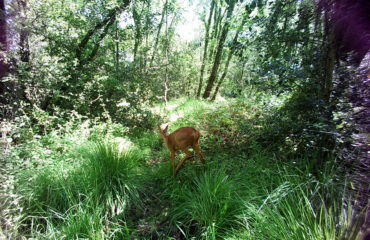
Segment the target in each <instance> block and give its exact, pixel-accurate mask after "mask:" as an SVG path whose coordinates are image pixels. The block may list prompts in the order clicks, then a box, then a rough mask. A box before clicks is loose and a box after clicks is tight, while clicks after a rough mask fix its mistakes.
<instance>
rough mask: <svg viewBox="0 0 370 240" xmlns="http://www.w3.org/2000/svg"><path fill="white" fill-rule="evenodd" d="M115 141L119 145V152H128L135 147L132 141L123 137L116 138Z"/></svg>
mask: <svg viewBox="0 0 370 240" xmlns="http://www.w3.org/2000/svg"><path fill="white" fill-rule="evenodd" d="M113 141H114V142H115V143H117V145H118V151H119V152H123V151H127V150H128V149H130V148H131V147H132V146H133V143H132V142H131V141H129V140H127V139H125V138H122V137H116V138H114V139H113Z"/></svg>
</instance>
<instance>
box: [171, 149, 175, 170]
mask: <svg viewBox="0 0 370 240" xmlns="http://www.w3.org/2000/svg"><path fill="white" fill-rule="evenodd" d="M175 158H176V155H175V151H171V165H172V174H173V175H175V174H176V171H175V167H176V163H175Z"/></svg>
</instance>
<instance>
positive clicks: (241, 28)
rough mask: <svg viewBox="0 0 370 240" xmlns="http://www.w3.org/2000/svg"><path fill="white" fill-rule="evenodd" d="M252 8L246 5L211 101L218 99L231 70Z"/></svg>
mask: <svg viewBox="0 0 370 240" xmlns="http://www.w3.org/2000/svg"><path fill="white" fill-rule="evenodd" d="M252 10H253V9H252V6H248V5H246V7H245V12H244V16H243V19H242V22H241V23H240V25H239V26H238V29H237V30H236V33H235V36H234V39H233V42H232V45H231V49H230V52H229V55H228V56H227V60H226V63H225V68H224V72H223V73H222V76H221V78H220V80H219V81H218V83H217V86H216V89H215V91H214V93H213V96H212V98H211V101H214V100H215V99H216V96H217V93H218V90H219V89H220V86H221V84H222V82H223V81H224V79H225V77H226V75H227V72H228V70H229V64H230V61H231V59H232V57H233V55H234V53H235V51H236V47H237V44H238V37H239V34H240V32H241V31H242V30H243V27H244V25H245V23H246V22H247V19H248V17H249V14H250V13H251V11H252Z"/></svg>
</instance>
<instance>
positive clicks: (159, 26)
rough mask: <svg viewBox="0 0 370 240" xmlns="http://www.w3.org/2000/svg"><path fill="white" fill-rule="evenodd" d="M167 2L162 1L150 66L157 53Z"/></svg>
mask: <svg viewBox="0 0 370 240" xmlns="http://www.w3.org/2000/svg"><path fill="white" fill-rule="evenodd" d="M167 2H168V0H166V2H165V3H164V6H163V10H162V16H161V21H160V22H159V25H158V31H157V36H156V38H155V42H154V47H153V54H152V58H151V59H150V64H149V66H150V67H152V66H153V61H154V58H155V54H156V53H157V46H158V41H159V35H160V33H161V28H162V25H163V20H164V14H165V12H166V9H167Z"/></svg>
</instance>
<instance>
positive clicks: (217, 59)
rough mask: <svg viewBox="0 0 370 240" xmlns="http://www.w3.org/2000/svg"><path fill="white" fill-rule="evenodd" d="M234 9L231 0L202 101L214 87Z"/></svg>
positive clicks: (233, 3)
mask: <svg viewBox="0 0 370 240" xmlns="http://www.w3.org/2000/svg"><path fill="white" fill-rule="evenodd" d="M234 7H235V1H234V0H231V1H230V3H229V6H228V9H227V16H226V19H225V21H226V22H225V25H224V27H223V29H222V33H221V36H220V40H219V42H218V45H217V51H216V56H215V60H214V62H213V67H212V71H211V75H210V76H209V79H208V83H207V87H206V90H205V91H204V94H203V98H204V99H207V98H208V97H209V96H210V94H211V91H212V88H213V85H214V83H215V81H216V79H217V73H218V69H219V67H220V62H221V56H222V51H223V45H224V43H225V40H226V36H227V33H228V31H229V27H230V20H231V16H232V13H233V11H234Z"/></svg>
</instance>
